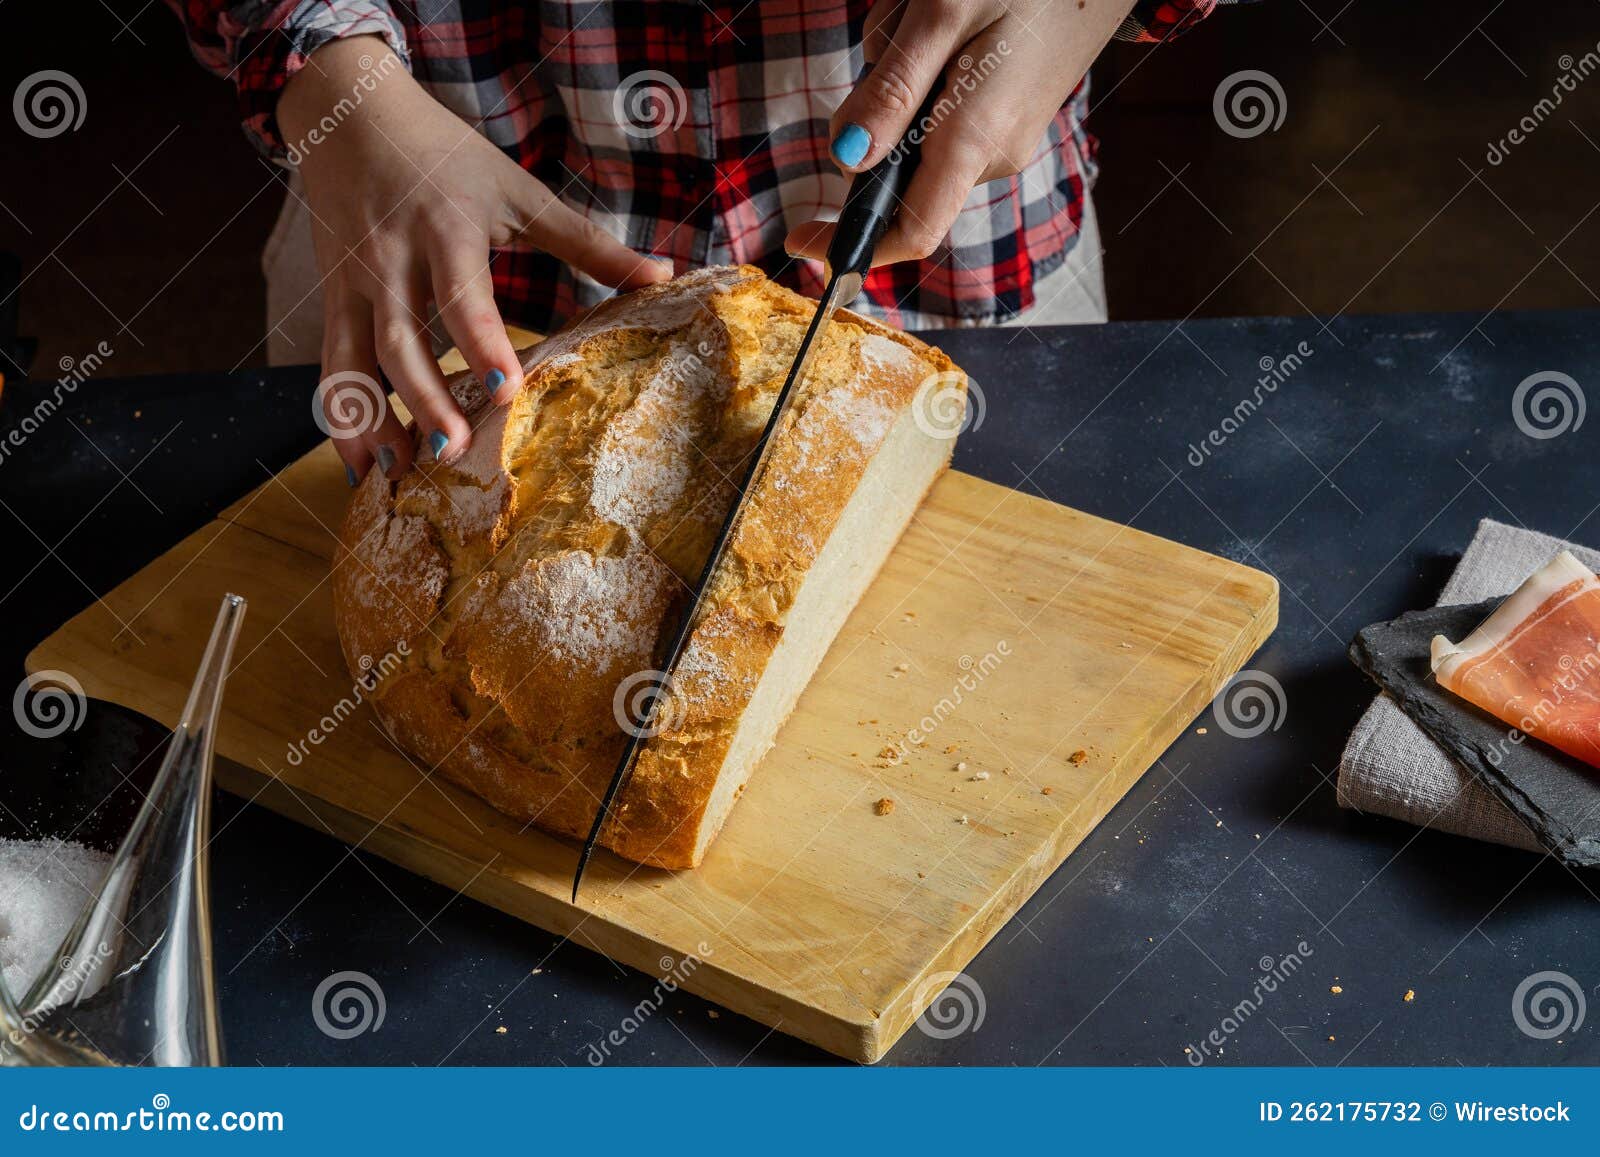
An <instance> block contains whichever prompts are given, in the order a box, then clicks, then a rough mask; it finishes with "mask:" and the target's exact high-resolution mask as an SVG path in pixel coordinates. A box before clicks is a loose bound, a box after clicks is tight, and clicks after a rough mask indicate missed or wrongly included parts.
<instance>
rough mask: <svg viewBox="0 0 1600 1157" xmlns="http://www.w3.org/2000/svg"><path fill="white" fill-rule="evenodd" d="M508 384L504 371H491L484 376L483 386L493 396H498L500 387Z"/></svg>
mask: <svg viewBox="0 0 1600 1157" xmlns="http://www.w3.org/2000/svg"><path fill="white" fill-rule="evenodd" d="M505 384H506V375H505V372H504V371H503V370H490V371H489V372H488V373H486V374H484V375H483V385H484V388H485V389H487V390H488V391H489V392H490V393H491V394H498V393H499V392H500V387H501V386H503V385H505Z"/></svg>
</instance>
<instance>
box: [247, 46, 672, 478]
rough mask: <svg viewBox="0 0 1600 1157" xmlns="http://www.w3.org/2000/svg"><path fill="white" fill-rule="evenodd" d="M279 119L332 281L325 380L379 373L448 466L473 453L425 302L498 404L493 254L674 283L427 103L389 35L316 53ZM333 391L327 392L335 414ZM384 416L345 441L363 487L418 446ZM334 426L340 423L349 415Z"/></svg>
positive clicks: (508, 382) (500, 352)
mask: <svg viewBox="0 0 1600 1157" xmlns="http://www.w3.org/2000/svg"><path fill="white" fill-rule="evenodd" d="M341 101H342V102H345V103H344V104H343V105H341V103H340V102H341ZM357 101H358V102H359V103H358V104H354V107H351V106H352V103H353V102H357ZM277 113H278V122H279V125H280V126H281V129H282V132H283V135H284V139H285V141H286V142H288V143H289V144H290V145H291V147H292V155H293V154H296V153H297V154H298V155H299V167H300V172H301V174H302V176H303V177H304V180H305V188H306V200H307V204H308V206H309V208H310V210H311V216H312V233H313V235H314V239H315V245H316V257H317V267H318V270H319V272H320V273H321V274H322V277H323V281H322V293H323V315H324V333H323V339H322V378H323V381H325V382H327V381H329V379H330V378H333V377H335V376H336V375H341V374H342V375H344V377H343V378H342V379H341V380H342V381H346V382H348V381H349V380H350V379H351V378H352V377H353V376H354V375H357V374H359V375H365V376H366V377H367V378H368V379H370V380H373V381H376V380H377V378H378V371H379V369H380V368H381V369H382V371H383V373H384V375H386V376H387V377H388V379H389V383H390V384H391V385H392V386H393V387H394V389H395V392H396V393H398V394H399V395H400V397H401V399H402V400H403V401H404V402H405V404H406V406H407V408H408V409H410V411H411V413H412V415H413V416H414V417H415V418H416V422H417V427H418V429H419V430H420V431H421V432H422V434H423V438H424V441H425V443H426V444H427V445H428V446H429V447H430V448H431V449H432V451H433V453H434V455H435V457H437V458H439V459H441V460H443V461H447V462H448V461H452V460H454V459H455V458H456V457H458V456H459V455H460V454H461V453H462V452H463V451H464V450H466V448H467V445H468V444H469V443H470V442H471V440H472V426H471V424H470V423H469V422H468V421H467V419H466V417H465V415H463V414H462V413H461V410H460V408H459V407H458V406H457V405H456V402H455V400H454V399H453V398H452V397H451V395H450V392H449V390H447V389H446V388H445V384H444V375H443V374H441V373H440V371H439V367H438V364H437V363H436V362H435V361H434V358H433V353H432V350H431V348H430V346H429V342H428V333H427V323H428V318H429V316H430V303H436V304H437V306H438V310H439V314H440V317H441V320H442V321H443V323H444V327H445V329H446V330H447V331H448V332H449V334H450V338H451V340H453V341H454V342H455V343H456V345H457V346H458V347H459V348H460V350H461V353H462V356H463V357H465V358H466V361H467V365H468V366H470V367H471V369H472V372H473V373H474V374H475V375H476V376H477V378H478V380H479V381H481V382H483V383H484V385H485V386H487V387H489V389H490V392H491V396H492V397H493V398H494V399H495V401H496V402H498V403H500V404H504V403H506V402H509V401H510V400H511V399H512V398H513V397H515V396H516V388H517V386H518V385H519V384H520V382H521V377H522V373H521V368H520V364H519V361H518V358H517V354H516V351H515V350H514V349H513V348H512V346H511V342H510V340H509V339H508V338H507V337H506V332H505V326H504V324H503V323H502V322H501V319H500V311H499V309H498V308H497V307H496V305H495V300H494V289H493V284H492V282H491V279H490V276H489V250H490V249H491V248H494V249H516V248H536V249H541V250H543V251H545V252H547V253H550V254H553V255H554V256H556V257H558V258H560V259H561V260H563V261H565V262H567V263H568V264H570V265H572V266H573V267H574V268H576V269H578V270H581V271H582V272H584V273H587V274H588V275H589V276H591V277H593V278H594V279H595V280H597V281H599V282H601V283H602V284H604V285H611V286H618V287H621V288H634V287H637V286H641V285H648V284H651V283H652V282H656V281H663V280H665V279H666V278H668V277H670V276H671V270H670V269H669V268H668V267H666V266H665V265H663V264H662V263H660V262H657V261H655V260H652V259H651V258H648V257H641V256H640V255H639V254H637V253H635V252H633V251H632V250H631V249H629V248H627V247H626V246H624V245H622V244H621V243H620V242H618V241H617V240H616V239H615V238H613V237H611V236H610V235H609V234H607V233H606V232H605V231H604V230H603V229H601V228H599V227H598V226H596V225H595V224H593V223H592V222H591V221H589V220H588V219H587V218H585V217H583V216H581V215H579V214H578V213H575V212H574V211H573V210H571V209H569V208H567V207H566V206H565V205H563V204H562V203H561V202H560V201H559V200H558V199H557V198H556V196H555V194H553V193H552V192H551V191H550V190H549V189H548V188H546V187H545V186H544V185H542V184H541V183H540V182H538V181H536V180H534V178H533V177H532V176H530V175H529V174H528V173H527V172H526V171H525V170H523V169H522V168H521V167H520V166H519V165H518V164H517V163H516V162H515V161H513V160H511V159H509V158H508V157H506V156H505V154H503V153H502V152H500V150H499V149H497V148H496V147H495V146H494V145H492V144H491V143H490V142H489V141H488V140H486V139H485V138H484V137H482V136H480V135H479V134H478V133H477V132H475V131H473V129H472V127H471V126H470V125H468V124H466V123H465V122H464V121H462V120H461V119H460V118H459V117H457V116H456V115H455V114H454V113H452V112H450V111H449V110H448V109H446V108H445V107H444V106H443V105H441V104H439V103H438V101H436V100H434V99H433V97H431V96H429V95H428V93H427V92H425V91H424V90H423V89H422V87H421V86H420V85H419V84H417V83H416V81H414V80H413V79H412V78H411V76H410V74H409V73H408V72H407V71H406V69H405V67H404V65H402V64H401V63H400V62H399V60H397V59H396V58H395V57H394V55H393V54H392V53H391V52H390V51H389V49H388V47H387V45H385V44H384V42H383V41H382V39H381V38H378V37H372V36H358V37H352V38H350V39H347V40H336V41H332V42H330V43H328V44H326V45H324V46H323V47H321V48H319V49H318V50H317V51H316V52H315V53H313V54H312V56H311V59H310V61H309V63H308V64H307V65H306V67H304V68H303V69H301V70H300V72H298V73H297V74H296V75H295V76H294V78H293V79H292V80H290V82H289V84H288V86H287V87H286V88H285V89H284V92H283V95H282V97H281V98H279V101H278V109H277ZM337 396H338V395H337V392H336V390H335V389H333V388H332V387H331V383H330V388H329V389H328V390H325V391H323V401H324V405H325V406H327V405H328V404H329V402H330V400H332V399H335V398H336V397H337ZM374 401H376V399H374ZM382 409H383V411H384V412H383V419H382V421H381V422H380V423H378V424H377V425H376V426H375V427H370V428H366V429H362V430H361V431H360V433H359V434H354V435H352V436H348V437H336V438H335V439H334V446H335V448H336V449H337V450H338V452H339V456H340V457H341V458H343V459H344V462H345V465H346V467H347V468H348V473H349V476H350V479H351V483H352V485H353V484H354V483H355V482H356V481H357V480H359V479H360V478H361V477H362V476H363V475H365V474H366V472H367V470H368V469H369V468H370V467H371V465H372V463H373V462H374V461H376V462H378V464H379V469H381V470H382V471H383V472H384V473H385V474H386V475H387V476H388V477H390V478H396V479H397V478H399V477H400V476H401V475H402V474H403V473H404V472H405V471H406V469H407V468H408V467H409V466H410V465H411V459H412V442H411V438H410V437H409V436H408V435H407V433H406V431H405V429H404V427H402V426H401V424H400V421H399V419H398V418H396V417H395V415H394V413H393V412H392V411H390V410H389V408H388V407H387V406H384V407H382ZM328 418H329V421H330V428H335V429H337V428H338V426H339V422H340V419H339V418H338V417H337V416H336V415H331V414H330V415H328Z"/></svg>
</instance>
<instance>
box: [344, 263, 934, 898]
mask: <svg viewBox="0 0 1600 1157" xmlns="http://www.w3.org/2000/svg"><path fill="white" fill-rule="evenodd" d="M814 307H815V303H813V302H811V301H809V300H808V299H806V298H804V297H801V296H800V295H798V294H795V293H792V292H790V291H788V290H786V289H783V288H781V287H779V286H777V285H775V284H774V283H772V282H770V281H768V280H767V279H766V278H765V277H764V276H763V275H762V274H761V273H760V272H759V271H758V270H756V269H753V268H750V267H748V266H745V267H728V268H718V269H709V270H702V271H699V272H696V273H691V274H688V275H686V276H683V277H680V278H678V279H676V280H674V281H672V282H668V283H666V284H663V285H658V286H653V287H651V288H649V289H645V290H641V291H639V292H636V293H632V294H628V295H626V296H622V297H618V298H614V299H612V300H611V301H608V302H606V303H604V304H602V305H600V306H599V307H597V308H596V309H594V310H593V311H591V312H590V313H588V314H587V315H586V316H585V317H583V318H581V319H580V320H578V321H577V322H575V323H574V324H573V325H571V326H569V327H568V328H566V329H565V330H563V331H562V332H560V333H558V334H556V335H555V336H553V337H551V338H550V339H548V340H547V341H545V342H543V343H541V344H539V345H536V346H534V347H531V348H530V349H529V350H526V351H524V354H523V359H524V367H525V370H526V377H525V381H524V384H523V387H522V389H521V390H520V392H519V393H518V396H517V397H516V398H515V399H514V400H513V401H512V402H511V403H510V404H509V405H507V406H505V407H492V406H481V407H480V408H479V409H478V410H477V411H476V412H474V413H473V414H472V415H471V418H472V421H473V423H474V426H475V432H474V436H473V443H472V445H471V446H470V448H469V449H468V451H467V453H466V454H464V455H463V456H462V458H461V460H460V461H458V462H457V463H455V464H454V465H451V466H445V465H439V464H432V463H428V464H419V466H418V468H417V469H415V470H413V471H411V472H410V473H409V474H408V475H407V476H406V477H405V478H404V479H403V480H402V481H401V482H399V483H397V484H396V483H391V482H389V481H388V480H387V479H385V478H384V477H383V476H382V475H381V474H380V473H379V472H378V471H376V470H374V471H371V472H370V473H369V474H368V475H367V477H366V479H365V481H364V482H363V483H362V484H361V486H360V487H359V488H358V490H357V491H356V494H355V496H354V499H353V501H352V502H351V505H350V509H349V513H348V515H347V517H346V520H345V524H344V527H343V530H342V534H341V545H340V549H339V551H338V556H337V559H336V565H335V572H334V587H333V590H334V608H335V614H336V618H337V621H338V627H339V637H340V640H341V643H342V645H343V648H344V654H345V660H346V662H347V663H348V664H349V665H350V667H351V669H352V670H353V671H360V670H365V669H366V668H365V667H364V666H363V665H362V664H363V657H365V658H366V662H367V664H368V665H372V664H377V663H379V662H380V660H382V658H383V657H384V656H385V655H386V654H388V653H390V652H393V651H395V649H396V648H397V647H398V646H399V644H400V643H402V642H404V643H405V644H406V647H407V654H406V657H405V659H404V661H403V663H402V664H401V665H400V667H399V669H398V670H397V671H395V673H394V674H392V675H390V676H389V677H387V678H385V679H384V680H383V682H382V683H381V684H380V685H379V686H378V688H377V689H376V690H375V692H374V693H373V695H372V699H373V702H374V707H375V709H376V711H377V713H378V716H379V718H380V719H381V720H382V721H383V723H384V725H385V726H386V727H387V728H388V729H389V731H390V732H391V734H393V735H394V737H395V739H396V740H397V741H398V742H399V743H400V744H401V745H402V746H403V747H405V748H407V749H408V750H409V751H411V752H412V753H413V754H414V755H415V756H416V757H417V758H418V760H419V762H420V763H421V765H422V766H423V767H424V770H430V769H436V770H437V772H438V773H439V774H441V775H443V776H444V777H445V778H447V779H449V780H451V781H453V782H455V783H457V784H459V785H461V786H463V787H465V788H467V789H468V790H470V791H472V792H474V793H476V794H478V795H479V796H481V797H483V798H484V799H485V800H487V801H488V802H489V803H490V804H491V805H493V806H494V807H495V808H497V809H499V810H500V811H502V812H505V813H507V814H509V815H512V816H515V817H517V818H519V819H523V820H527V821H531V822H533V823H535V824H537V825H538V826H540V827H543V828H546V829H548V830H550V831H554V832H558V833H562V834H565V835H568V836H574V837H578V836H582V835H584V834H585V833H586V832H587V830H588V827H589V824H590V823H591V821H592V819H593V816H594V811H595V807H596V804H597V801H598V799H599V797H600V794H601V791H602V790H603V788H604V785H605V783H606V781H607V779H608V778H609V776H610V774H611V772H612V769H613V767H614V765H615V762H616V759H617V757H618V755H619V754H620V752H621V749H622V745H623V743H624V742H625V740H626V736H625V735H624V733H623V732H622V731H621V729H620V728H619V726H618V724H617V721H616V718H615V716H614V714H613V695H614V692H615V691H616V688H617V686H618V684H619V682H620V681H621V680H623V679H624V678H625V677H626V676H628V675H630V674H632V673H633V672H637V671H640V670H645V669H649V668H651V667H652V666H653V665H654V664H655V662H656V661H657V660H658V658H659V654H658V652H659V648H660V647H661V646H663V645H664V642H665V639H666V637H667V636H668V635H669V634H670V630H671V627H672V625H673V624H674V623H675V621H676V616H677V615H678V614H680V613H681V611H682V608H683V607H684V606H685V605H686V596H687V593H688V589H689V587H690V585H691V584H692V583H693V581H694V578H695V577H696V576H697V575H698V572H699V570H700V568H701V566H702V565H703V562H704V559H705V557H706V554H707V553H708V552H709V550H710V546H711V542H712V539H713V536H714V535H715V532H716V529H717V527H718V525H719V524H720V522H721V520H722V518H723V516H724V514H725V512H726V510H727V508H728V504H729V502H730V501H731V499H732V497H733V492H734V488H733V484H732V482H731V479H733V478H734V477H736V476H737V472H738V469H739V465H740V462H741V460H742V459H743V457H744V456H745V455H746V454H747V453H748V451H749V450H750V448H751V447H752V446H753V445H754V443H755V440H756V438H757V436H758V435H759V433H760V430H761V427H762V425H763V423H764V422H765V420H766V416H767V414H768V413H769V412H770V408H771V404H772V401H773V399H774V397H775V396H776V394H777V391H778V389H779V387H780V386H781V384H782V379H783V375H784V372H785V371H786V370H787V368H788V364H789V361H790V359H791V358H792V356H793V353H794V350H795V349H796V348H797V345H798V341H799V337H800V334H801V333H802V332H803V330H804V327H805V325H806V323H807V322H808V321H809V320H810V317H811V313H812V311H813V309H814ZM814 366H815V368H814V370H813V372H812V374H811V375H810V377H809V379H808V381H807V382H806V383H805V386H804V388H803V391H802V394H801V395H800V397H799V399H798V403H797V407H796V409H795V410H794V411H793V418H792V421H791V422H790V424H789V425H788V427H787V428H786V429H784V430H782V431H780V432H779V436H778V438H777V440H776V441H775V443H774V446H773V449H772V452H771V456H770V458H769V461H768V466H767V468H766V469H765V470H764V472H763V477H762V480H761V483H760V485H759V486H758V488H757V490H756V492H755V494H754V495H753V497H752V503H751V505H750V507H749V508H748V514H747V517H745V518H743V519H741V523H740V526H739V527H738V529H737V531H736V533H735V536H734V538H733V540H732V541H731V543H730V550H729V555H728V558H729V565H728V566H727V567H725V568H724V569H723V570H722V571H721V572H720V580H719V582H718V583H717V584H716V586H715V588H714V589H713V590H712V591H711V592H710V597H709V598H708V600H707V603H706V606H705V609H704V612H703V614H702V615H701V616H700V618H699V619H698V621H697V623H696V625H695V628H694V631H693V633H692V635H691V639H690V642H689V645H688V649H687V651H686V654H685V656H684V660H683V662H682V664H681V665H680V669H679V673H678V678H677V680H676V682H675V686H674V688H673V694H672V695H671V697H670V698H669V700H668V702H667V704H666V708H665V710H664V711H663V717H664V718H666V719H668V720H669V721H670V722H669V726H668V727H667V728H666V729H665V730H663V731H661V732H660V733H659V734H657V735H655V736H653V737H652V738H650V739H649V740H648V741H647V743H646V744H645V746H644V748H643V750H642V753H641V755H640V758H639V760H638V763H637V765H636V768H635V772H634V775H633V778H632V780H631V781H630V783H629V785H628V787H627V789H626V790H625V791H624V793H623V794H622V796H621V797H620V799H619V800H618V803H617V806H616V808H615V810H614V812H613V817H612V819H611V821H610V822H609V823H608V824H607V827H606V830H605V831H604V833H603V834H602V843H604V844H605V845H606V846H607V847H610V848H611V849H613V850H614V851H616V852H618V853H620V854H621V855H623V856H626V857H627V858H629V859H632V860H635V861H638V862H641V863H646V864H652V865H656V866H661V867H673V868H679V867H690V866H693V865H694V864H695V863H696V862H697V860H698V855H699V854H701V853H702V852H703V850H704V847H705V845H706V843H708V842H709V836H710V835H712V834H714V832H705V831H702V828H703V826H704V825H705V824H707V823H709V822H716V823H720V819H721V817H720V816H718V817H715V818H714V819H708V817H707V803H708V801H709V800H710V798H711V795H712V791H713V789H714V787H715V786H716V783H717V779H718V775H719V771H720V770H721V768H722V765H723V762H724V759H725V757H726V756H727V754H728V750H729V745H730V743H731V742H732V739H733V735H734V732H735V730H736V729H737V726H738V722H739V718H740V715H741V713H742V712H743V710H744V708H745V707H746V705H748V704H749V702H750V698H751V696H752V694H753V693H754V691H755V688H756V687H757V685H758V684H759V681H760V679H761V676H762V672H763V670H764V669H765V667H766V664H767V661H768V659H769V658H770V657H771V655H772V653H773V650H774V648H775V647H776V646H777V645H778V642H779V640H780V639H781V638H782V636H783V630H784V624H785V620H786V615H787V612H788V609H789V607H790V606H791V604H792V603H793V601H794V598H795V595H796V592H797V591H798V590H799V589H800V585H801V582H802V580H803V579H804V577H805V575H806V572H807V569H808V568H809V567H810V566H811V564H812V562H813V561H814V560H815V559H816V557H817V555H818V553H819V552H820V551H821V550H822V549H823V547H824V545H825V544H826V542H827V540H828V536H829V534H830V532H831V531H832V529H833V526H834V524H835V523H836V522H837V521H838V519H839V517H840V514H841V512H842V511H843V510H844V508H845V505H846V503H848V502H849V500H850V498H851V495H852V494H853V493H854V491H855V489H856V486H857V483H858V482H859V481H860V479H861V477H862V475H863V473H864V471H865V470H866V468H867V465H868V463H869V462H870V461H871V460H872V457H873V455H874V454H875V452H876V451H877V449H878V448H879V446H880V444H882V442H883V440H884V438H885V437H886V435H887V433H888V431H889V429H890V427H891V426H892V425H893V423H894V422H895V420H896V418H897V417H898V416H899V415H901V414H902V413H904V412H905V410H906V407H908V406H909V405H911V404H912V400H913V398H914V396H915V395H916V392H917V389H918V386H919V384H920V383H921V382H923V381H924V380H925V379H926V378H927V377H928V376H929V375H930V374H934V373H941V372H946V371H951V370H953V369H954V367H953V366H952V364H951V363H950V361H949V359H947V358H946V357H945V356H944V355H943V354H942V353H940V352H939V351H938V350H936V349H933V348H931V347H929V346H926V345H924V344H923V343H921V342H918V341H916V340H915V339H913V338H910V337H907V336H906V335H904V334H902V333H899V332H897V331H894V330H891V329H889V328H887V327H885V326H881V325H879V324H877V323H875V322H872V321H869V320H867V319H865V318H861V317H858V316H856V315H854V314H851V313H849V312H848V311H841V312H840V313H839V314H838V315H837V318H836V321H835V322H834V324H833V325H832V326H830V327H829V330H828V331H827V341H826V343H825V344H824V346H823V348H822V349H820V350H819V352H818V355H817V358H816V361H815V363H814ZM465 378H466V375H458V377H457V378H453V379H452V380H451V386H452V389H453V390H454V391H455V392H456V394H457V396H458V397H463V398H470V397H474V396H479V395H481V391H480V390H474V389H472V388H470V384H469V383H468V382H467V381H465V380H464V379H465ZM385 669H388V668H385Z"/></svg>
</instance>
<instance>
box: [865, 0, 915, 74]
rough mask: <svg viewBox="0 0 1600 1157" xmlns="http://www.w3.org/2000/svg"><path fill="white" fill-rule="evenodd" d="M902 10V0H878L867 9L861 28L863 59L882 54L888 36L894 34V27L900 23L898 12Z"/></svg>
mask: <svg viewBox="0 0 1600 1157" xmlns="http://www.w3.org/2000/svg"><path fill="white" fill-rule="evenodd" d="M904 11H905V3H904V0H901V2H899V3H896V2H894V0H879V2H878V3H876V4H874V5H873V6H872V7H871V8H869V9H867V20H866V23H865V24H864V25H863V26H862V29H861V56H862V58H863V59H865V60H867V61H873V60H877V59H878V57H880V56H882V55H883V51H884V49H886V48H888V47H889V38H890V37H892V36H893V35H894V30H895V27H896V26H897V25H898V24H899V23H900V14H901V13H902V12H904Z"/></svg>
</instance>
